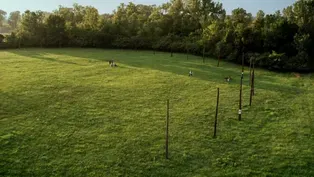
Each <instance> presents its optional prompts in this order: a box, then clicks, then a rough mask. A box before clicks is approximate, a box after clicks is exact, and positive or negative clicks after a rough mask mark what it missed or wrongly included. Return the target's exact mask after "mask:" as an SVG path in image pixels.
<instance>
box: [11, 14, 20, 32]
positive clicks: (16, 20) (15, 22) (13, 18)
mask: <svg viewBox="0 0 314 177" xmlns="http://www.w3.org/2000/svg"><path fill="white" fill-rule="evenodd" d="M20 21H21V13H20V11H15V12H11V13H10V16H9V19H8V23H9V25H10V26H11V28H12V29H13V30H15V29H17V27H18V24H19V22H20Z"/></svg>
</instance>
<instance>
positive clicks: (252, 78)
mask: <svg viewBox="0 0 314 177" xmlns="http://www.w3.org/2000/svg"><path fill="white" fill-rule="evenodd" d="M243 77H244V55H243V57H242V72H241V81H240V99H239V112H238V120H239V121H241V120H242V90H243ZM249 84H250V87H251V89H250V106H252V100H253V96H254V85H255V61H252V59H251V60H250V82H249ZM219 95H220V90H219V88H217V102H216V114H215V122H214V135H213V137H214V138H216V137H217V123H218V108H219ZM165 150H166V159H169V99H168V100H167V116H166V149H165Z"/></svg>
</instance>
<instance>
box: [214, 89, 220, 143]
mask: <svg viewBox="0 0 314 177" xmlns="http://www.w3.org/2000/svg"><path fill="white" fill-rule="evenodd" d="M218 106H219V88H217V102H216V114H215V123H214V138H216V137H217V122H218Z"/></svg>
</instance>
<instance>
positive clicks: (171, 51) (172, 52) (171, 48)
mask: <svg viewBox="0 0 314 177" xmlns="http://www.w3.org/2000/svg"><path fill="white" fill-rule="evenodd" d="M171 57H173V49H172V46H171Z"/></svg>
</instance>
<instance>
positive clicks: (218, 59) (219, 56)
mask: <svg viewBox="0 0 314 177" xmlns="http://www.w3.org/2000/svg"><path fill="white" fill-rule="evenodd" d="M219 64H220V54H219V56H218V64H217V67H219Z"/></svg>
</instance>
